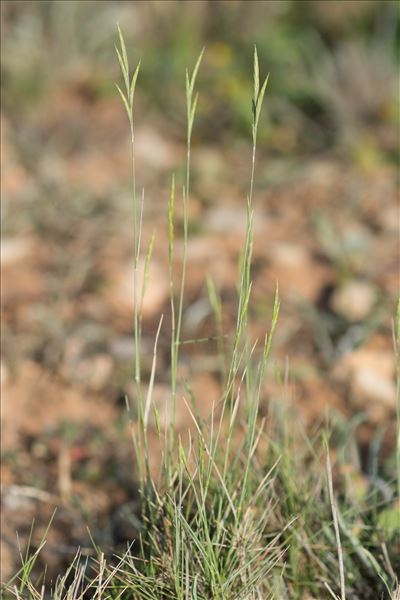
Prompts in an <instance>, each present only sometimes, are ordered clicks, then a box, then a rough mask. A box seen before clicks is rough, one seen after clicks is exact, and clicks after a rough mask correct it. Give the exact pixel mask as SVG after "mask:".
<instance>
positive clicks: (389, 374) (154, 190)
mask: <svg viewBox="0 0 400 600" xmlns="http://www.w3.org/2000/svg"><path fill="white" fill-rule="evenodd" d="M1 21H2V46H1V49H2V53H1V54H2V65H1V77H2V108H1V136H2V138H1V140H2V141H1V155H2V156H1V158H2V227H3V237H2V243H1V266H2V279H3V282H2V283H3V285H2V311H3V327H2V359H1V387H2V397H3V407H2V432H3V439H2V455H3V461H2V472H1V474H2V484H3V509H4V510H3V511H2V514H3V519H4V520H3V527H2V535H3V540H2V561H3V577H4V579H6V578H7V577H8V576H9V575H10V573H12V572H13V571H14V570H15V568H16V566H17V565H18V559H17V551H16V548H17V545H16V538H15V531H16V530H18V531H19V533H20V536H21V544H22V546H24V544H26V537H27V535H28V533H29V530H30V527H31V522H32V519H33V518H35V519H36V528H35V535H34V537H33V542H32V544H33V548H34V547H35V544H37V543H38V541H37V540H38V539H39V538H40V534H41V532H43V531H44V528H45V527H46V525H47V524H48V522H49V519H50V517H51V514H52V513H53V510H54V507H55V506H59V507H60V508H59V509H58V512H57V515H56V517H55V521H54V524H53V526H52V528H51V534H50V538H49V542H48V544H47V546H46V551H45V553H44V557H43V561H46V562H47V564H48V568H49V573H50V574H51V573H53V574H54V573H58V572H59V571H60V569H61V568H62V565H63V564H65V563H66V562H68V561H70V560H71V558H72V557H73V555H74V552H75V547H76V545H77V544H80V545H81V546H82V547H83V548H87V547H89V546H90V541H89V539H88V534H87V530H86V526H87V525H89V527H90V529H91V532H92V534H93V536H94V537H95V539H96V541H97V542H98V543H100V544H101V545H102V546H103V547H104V548H106V549H107V548H110V547H115V546H116V545H118V543H119V542H121V541H124V539H125V537H126V536H128V537H129V531H128V530H127V526H126V523H125V524H124V521H123V516H121V515H122V513H123V510H124V507H126V506H127V505H128V504H129V503H134V502H135V501H136V495H135V494H136V493H135V489H134V484H133V481H134V468H133V456H132V453H133V447H132V445H131V442H130V438H129V433H128V429H127V416H126V409H125V396H126V395H128V396H129V397H131V398H132V397H133V358H134V345H133V307H132V303H133V300H132V298H133V291H132V286H133V281H132V256H133V249H132V223H133V208H132V201H131V197H130V191H129V190H130V187H129V186H130V148H129V132H128V126H127V122H126V116H125V115H124V112H123V109H122V107H121V103H120V100H119V98H118V96H117V93H116V89H115V85H114V84H115V82H116V81H120V73H119V67H118V64H117V61H116V57H115V51H114V44H115V42H116V38H117V36H116V24H117V22H119V24H120V26H121V28H122V30H123V32H124V34H125V37H126V42H127V47H128V54H129V57H130V61H131V64H135V63H136V62H137V61H138V60H139V59H141V61H142V63H141V70H140V75H139V80H138V85H137V93H136V99H135V120H136V145H137V180H138V187H139V189H141V188H142V187H144V188H145V205H144V206H145V208H144V213H145V215H144V219H145V224H144V231H143V238H144V242H145V243H148V241H149V239H150V237H151V235H152V232H153V230H154V229H155V230H156V243H155V248H154V256H153V261H152V266H151V269H150V274H149V287H148V292H147V296H146V300H145V302H144V306H143V365H144V366H143V368H144V379H146V377H147V376H148V374H149V370H150V367H151V354H152V347H153V343H154V334H155V331H156V328H157V324H158V320H159V316H160V314H161V313H164V315H165V321H164V326H163V329H162V331H161V336H160V343H159V355H158V363H157V384H156V387H155V401H156V402H159V403H160V410H162V407H163V405H164V400H165V396H166V395H168V381H169V335H168V331H169V330H168V322H169V318H170V317H169V296H168V294H169V290H168V277H167V269H166V254H167V252H166V248H167V245H166V244H167V203H168V196H169V185H170V180H171V173H172V172H175V173H176V177H177V184H178V185H177V189H178V190H180V189H181V186H182V182H183V174H184V167H185V153H186V150H185V136H186V129H185V127H186V125H185V104H184V102H185V99H184V81H185V79H184V77H185V68H186V66H189V67H192V65H194V63H195V61H196V59H197V56H198V54H199V52H200V50H201V48H202V47H203V46H205V47H206V51H205V55H204V59H203V63H202V66H201V70H200V73H199V76H198V84H197V86H198V90H199V94H200V99H199V105H198V113H197V119H196V122H195V126H194V133H193V154H192V161H193V163H192V164H193V169H192V189H191V200H190V220H191V224H190V232H191V241H190V246H189V265H188V275H187V295H186V298H187V301H186V305H185V311H184V331H183V337H184V339H186V340H196V339H198V338H203V337H208V336H213V335H215V331H216V330H215V324H214V318H213V312H212V308H211V306H210V301H209V299H208V293H207V285H206V278H207V276H210V277H212V278H213V280H214V282H215V286H216V288H217V290H218V291H219V293H220V294H221V298H222V304H223V315H224V316H223V323H222V326H223V331H224V334H226V335H227V344H229V334H230V332H232V329H233V324H234V319H235V307H236V304H235V298H236V280H237V272H238V269H237V264H238V257H239V254H240V251H241V248H242V247H243V240H244V232H245V216H246V210H245V201H246V194H247V191H248V186H249V176H250V167H251V145H250V142H251V128H250V124H251V94H252V54H253V46H254V44H255V43H256V44H257V48H258V53H259V60H260V67H261V72H262V73H264V74H265V73H267V72H270V79H269V84H268V89H267V92H266V98H265V107H264V110H263V114H262V117H261V124H260V135H259V148H258V158H257V166H256V186H255V198H254V204H255V217H254V220H255V223H254V225H255V247H254V267H253V280H254V289H253V298H252V308H251V314H252V328H253V333H254V338H257V337H260V338H262V337H263V336H264V333H265V328H266V327H268V324H269V322H270V321H269V320H270V315H271V309H272V304H273V295H274V290H275V285H276V281H278V282H279V288H280V295H281V307H282V308H281V316H280V320H279V324H278V329H277V333H276V337H275V342H274V350H273V360H272V361H271V374H270V377H269V379H268V382H267V384H266V387H265V390H264V396H265V401H266V405H265V406H266V407H265V409H264V410H265V411H267V407H268V403H269V402H271V401H272V400H278V401H279V400H281V399H282V397H283V395H284V394H283V391H282V387H281V386H279V385H277V384H276V383H274V381H275V378H274V376H273V374H274V372H275V371H277V370H280V371H283V370H284V369H285V365H286V364H287V362H288V364H289V370H290V378H289V382H290V383H289V387H290V390H289V393H287V392H286V397H288V398H289V402H290V403H291V405H292V407H293V410H296V411H297V413H298V414H299V418H301V419H302V420H303V422H304V423H305V424H306V426H310V427H312V426H313V425H314V424H315V423H316V422H319V421H322V420H323V419H324V418H325V415H326V410H327V408H328V407H329V410H330V411H331V415H334V418H335V419H337V421H338V422H340V423H342V427H343V428H344V429H346V431H351V430H354V432H355V435H356V439H357V443H358V450H357V451H358V460H359V461H360V462H361V464H362V469H363V472H364V473H365V476H366V477H367V476H368V474H369V473H370V472H371V469H381V470H384V471H386V474H387V476H388V477H391V475H392V474H393V473H394V468H395V467H394V457H393V456H392V451H393V448H394V426H393V423H394V421H395V419H394V415H395V412H396V408H395V406H396V401H395V396H396V394H395V391H396V390H395V359H394V353H393V344H392V319H393V315H394V312H395V306H396V299H397V296H398V231H399V230H398V227H399V219H398V205H397V200H398V196H397V194H398V181H397V176H398V175H397V174H396V165H397V164H398V162H397V161H398V151H399V113H398V101H399V98H398V77H397V69H398V64H397V62H398V61H397V58H398V47H399V12H398V7H397V6H396V3H395V2H391V1H378V0H364V1H360V0H358V1H354V2H353V1H335V0H333V1H330V2H326V1H316V0H303V1H295V0H294V1H289V0H288V1H281V2H274V1H268V2H262V1H257V2H252V1H246V2H245V1H226V2H225V1H219V2H216V1H199V2H180V1H165V0H163V1H151V0H149V1H145V2H129V1H124V2H122V1H121V2H118V1H112V2H111V1H79V2H74V1H70V0H68V1H36V2H24V1H18V2H17V1H3V2H2V3H1ZM177 228H178V231H181V229H182V203H181V198H180V197H179V195H178V199H177ZM176 253H177V273H178V276H179V259H180V257H181V255H182V244H181V243H180V242H179V239H178V240H177V244H176ZM217 353H218V347H217V344H216V343H215V342H209V343H195V342H193V343H190V344H186V345H185V346H184V347H183V351H182V367H181V375H182V377H184V378H186V379H187V380H188V381H189V382H190V386H191V389H192V392H193V395H194V396H195V398H196V401H197V404H198V406H199V410H200V413H201V414H202V415H203V416H204V417H207V416H208V415H209V412H210V406H211V404H212V402H213V401H215V400H218V397H219V393H220V388H219V373H218V358H217ZM187 425H188V420H187V415H186V413H185V411H184V410H183V409H182V408H180V407H179V406H178V419H177V427H178V428H180V429H182V430H184V429H185V428H186V427H187ZM156 454H157V453H155V458H154V461H155V465H156V463H157V455H156ZM381 459H382V460H381ZM383 459H384V460H383ZM121 523H122V524H123V525H121ZM121 528H122V529H124V530H125V531H124V532H123V533H121Z"/></svg>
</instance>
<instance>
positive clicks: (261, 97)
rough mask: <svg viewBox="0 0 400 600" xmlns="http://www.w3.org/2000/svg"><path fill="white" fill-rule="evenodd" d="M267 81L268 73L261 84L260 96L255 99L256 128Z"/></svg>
mask: <svg viewBox="0 0 400 600" xmlns="http://www.w3.org/2000/svg"><path fill="white" fill-rule="evenodd" d="M268 79H269V73H268V75H267V76H266V78H265V81H264V83H263V86H262V88H261V91H260V94H259V96H258V99H257V105H256V127H257V126H258V120H259V118H260V113H261V107H262V103H263V100H264V94H265V90H266V88H267V84H268Z"/></svg>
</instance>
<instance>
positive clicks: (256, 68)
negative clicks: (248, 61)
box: [253, 46, 260, 105]
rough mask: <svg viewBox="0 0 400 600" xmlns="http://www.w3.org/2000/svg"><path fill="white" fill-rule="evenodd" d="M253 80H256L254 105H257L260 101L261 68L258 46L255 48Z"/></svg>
mask: <svg viewBox="0 0 400 600" xmlns="http://www.w3.org/2000/svg"><path fill="white" fill-rule="evenodd" d="M253 73H254V74H253V78H254V97H253V101H254V105H256V104H257V100H258V92H259V89H260V68H259V65H258V54H257V46H254V68H253Z"/></svg>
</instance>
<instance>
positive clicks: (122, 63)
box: [115, 46, 129, 94]
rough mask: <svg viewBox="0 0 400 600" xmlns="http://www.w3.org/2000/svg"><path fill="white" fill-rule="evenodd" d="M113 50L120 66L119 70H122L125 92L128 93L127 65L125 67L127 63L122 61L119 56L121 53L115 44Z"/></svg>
mask: <svg viewBox="0 0 400 600" xmlns="http://www.w3.org/2000/svg"><path fill="white" fill-rule="evenodd" d="M115 51H116V53H117V57H118V62H119V66H120V67H121V72H122V75H123V78H124V83H125V88H126V93H127V94H128V92H129V72H128V67H127V65H125V64H124V61H123V59H122V56H121V53H120V51H119V50H118V48H117V46H115Z"/></svg>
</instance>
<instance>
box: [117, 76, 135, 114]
mask: <svg viewBox="0 0 400 600" xmlns="http://www.w3.org/2000/svg"><path fill="white" fill-rule="evenodd" d="M115 87H116V88H117V90H118V91H119V94H120V96H121V98H122V102H123V103H124V106H125V110H126V112H127V115H128V117H129V118H130V117H131V111H130V108H129V105H128V101H127V99H126V98H125V96H124V93H123V92H122V90H121V88H120V87H119V85H118V83H116V84H115Z"/></svg>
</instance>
